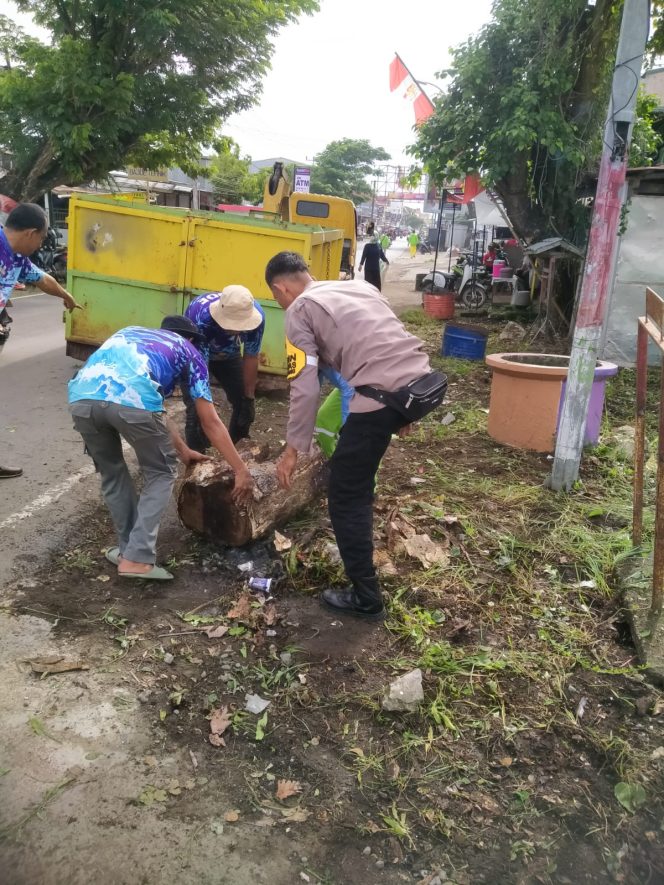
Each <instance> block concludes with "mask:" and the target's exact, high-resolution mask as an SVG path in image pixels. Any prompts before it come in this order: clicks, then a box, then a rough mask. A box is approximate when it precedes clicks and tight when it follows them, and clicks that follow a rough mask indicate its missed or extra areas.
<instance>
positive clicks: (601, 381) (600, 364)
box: [557, 360, 618, 446]
mask: <svg viewBox="0 0 664 885" xmlns="http://www.w3.org/2000/svg"><path fill="white" fill-rule="evenodd" d="M617 374H618V366H616V364H615V363H607V362H606V361H605V360H597V365H596V367H595V380H594V381H593V389H592V391H591V394H590V403H589V404H588V420H587V421H586V432H585V436H584V437H583V444H584V445H585V446H596V445H597V443H598V442H599V431H600V428H601V426H602V413H603V411H604V388H605V387H606V379H607V378H612V377H613V376H614V375H617ZM566 390H567V381H564V382H563V385H562V390H561V392H560V406H559V408H558V425H557V426H560V416H561V414H562V411H563V403H564V401H565V392H566Z"/></svg>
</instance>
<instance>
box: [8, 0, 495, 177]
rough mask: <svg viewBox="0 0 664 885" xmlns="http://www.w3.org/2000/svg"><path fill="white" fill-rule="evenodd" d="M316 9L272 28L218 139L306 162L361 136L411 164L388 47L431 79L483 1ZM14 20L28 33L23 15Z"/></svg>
mask: <svg viewBox="0 0 664 885" xmlns="http://www.w3.org/2000/svg"><path fill="white" fill-rule="evenodd" d="M183 2H186V0H183ZM320 7H321V8H320V12H318V13H316V14H314V15H313V16H310V17H309V16H304V17H302V18H300V19H299V20H298V22H297V23H296V24H293V25H291V26H290V27H288V28H286V29H284V30H283V31H281V32H280V34H279V36H278V37H277V39H276V45H275V53H274V57H273V62H272V70H271V72H270V73H269V74H268V75H267V77H266V79H265V82H264V86H263V94H262V97H261V100H260V103H259V104H258V105H256V106H255V107H254V108H252V109H250V110H248V111H244V112H243V113H241V114H237V115H235V116H234V117H232V118H230V119H229V120H228V121H227V123H226V125H224V127H223V131H224V133H225V134H226V135H230V136H232V137H233V138H234V139H235V140H236V141H237V142H238V143H239V145H240V147H241V149H242V151H243V153H245V154H249V155H250V156H251V157H252V158H253V159H254V160H259V159H264V158H266V157H273V156H285V157H288V158H289V159H293V160H300V161H311V160H312V158H313V157H314V155H315V154H316V153H318V152H319V151H320V150H322V148H324V147H325V145H326V144H328V142H330V141H333V140H335V139H339V138H368V139H369V140H370V141H371V142H372V144H375V145H377V146H380V147H384V148H385V149H386V150H387V151H388V153H390V154H391V156H392V159H393V161H394V162H396V163H412V162H413V161H412V158H411V159H409V158H408V157H407V156H406V155H405V148H406V146H407V145H409V144H411V143H412V141H413V138H414V136H413V131H412V126H413V122H414V118H413V110H412V107H411V106H409V105H408V103H407V102H406V101H404V100H403V98H401V97H400V93H399V91H398V90H397V91H395V92H394V93H390V91H389V80H388V70H389V64H390V61H391V60H392V58H393V57H394V53H395V51H396V52H398V53H399V54H400V55H401V56H402V58H403V60H404V62H405V63H406V65H408V67H409V68H410V70H411V71H412V72H413V75H414V76H415V77H416V78H418V79H420V80H432V81H434V80H435V74H436V72H438V71H440V70H442V69H444V68H445V67H446V66H447V65H448V64H449V61H450V56H449V52H448V50H449V47H450V46H455V45H458V44H459V43H461V42H463V41H464V40H465V39H466V38H467V37H468V36H470V35H471V34H473V33H475V32H476V31H477V30H478V29H479V28H480V27H481V26H482V24H484V23H485V22H486V21H487V20H488V19H489V14H490V9H491V0H463V2H461V0H320ZM0 11H2V12H5V13H6V14H8V15H12V14H13V12H15V9H14V5H13V3H12V2H11V0H0ZM17 18H18V19H19V20H20V21H21V24H22V25H23V26H24V27H26V29H27V26H28V25H29V22H28V21H27V20H26V17H25V16H17ZM31 30H32V29H31ZM430 93H431V94H432V95H433V94H435V90H434V89H431V90H430Z"/></svg>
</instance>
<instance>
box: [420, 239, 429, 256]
mask: <svg viewBox="0 0 664 885" xmlns="http://www.w3.org/2000/svg"><path fill="white" fill-rule="evenodd" d="M417 251H418V252H419V253H420V254H421V255H430V254H431V253H432V252H433V249H432V248H431V246H430V245H429V244H428V243H425V242H424V241H422V242H421V243H418V244H417Z"/></svg>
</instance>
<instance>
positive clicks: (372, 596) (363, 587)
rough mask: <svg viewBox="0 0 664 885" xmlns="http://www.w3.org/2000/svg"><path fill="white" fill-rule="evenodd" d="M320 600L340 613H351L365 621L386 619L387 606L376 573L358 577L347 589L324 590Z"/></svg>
mask: <svg viewBox="0 0 664 885" xmlns="http://www.w3.org/2000/svg"><path fill="white" fill-rule="evenodd" d="M320 600H321V602H322V603H323V605H324V606H326V608H329V609H332V611H335V612H337V614H340V615H351V616H352V617H354V618H363V619H364V620H365V621H382V620H384V619H385V606H384V605H383V598H382V596H381V594H380V586H379V584H378V578H377V577H376V576H375V575H374V576H373V577H371V578H358V579H357V580H355V581H353V583H352V585H351V586H350V587H349V588H347V589H345V590H334V589H332V588H329V589H327V590H323V592H322V593H321V595H320Z"/></svg>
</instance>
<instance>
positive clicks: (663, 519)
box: [650, 357, 664, 617]
mask: <svg viewBox="0 0 664 885" xmlns="http://www.w3.org/2000/svg"><path fill="white" fill-rule="evenodd" d="M659 395H660V403H659V439H658V440H657V497H656V504H655V542H654V548H655V549H654V556H653V567H652V605H651V607H650V614H651V615H652V616H656V617H659V615H660V614H661V613H662V601H663V600H664V402H663V400H664V357H663V358H662V359H661V381H660V394H659Z"/></svg>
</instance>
